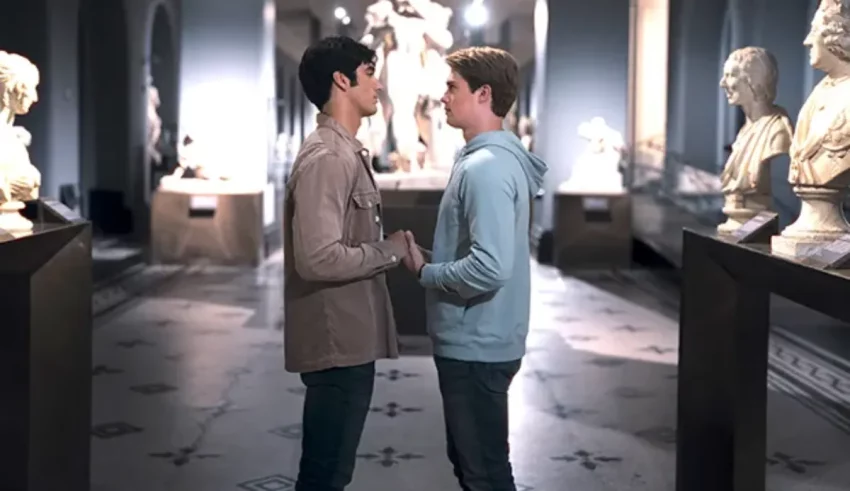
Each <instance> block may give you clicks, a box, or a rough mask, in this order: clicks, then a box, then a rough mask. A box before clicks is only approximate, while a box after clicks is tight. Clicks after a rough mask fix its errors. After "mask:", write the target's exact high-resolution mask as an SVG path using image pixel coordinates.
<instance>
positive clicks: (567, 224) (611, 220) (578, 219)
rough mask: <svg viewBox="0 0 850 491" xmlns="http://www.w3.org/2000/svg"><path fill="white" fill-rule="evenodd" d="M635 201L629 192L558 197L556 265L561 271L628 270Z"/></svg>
mask: <svg viewBox="0 0 850 491" xmlns="http://www.w3.org/2000/svg"><path fill="white" fill-rule="evenodd" d="M631 209H632V207H631V197H630V196H629V194H628V193H626V192H616V193H605V192H582V191H564V190H559V191H558V192H557V193H556V194H555V219H554V224H555V227H554V231H553V232H554V233H553V235H554V242H555V264H556V265H557V266H558V268H559V269H561V270H565V271H566V270H575V269H610V268H628V267H630V266H631V261H632V211H631Z"/></svg>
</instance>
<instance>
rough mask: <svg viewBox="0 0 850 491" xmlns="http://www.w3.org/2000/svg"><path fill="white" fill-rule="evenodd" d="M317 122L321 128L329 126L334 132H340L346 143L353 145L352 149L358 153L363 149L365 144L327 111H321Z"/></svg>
mask: <svg viewBox="0 0 850 491" xmlns="http://www.w3.org/2000/svg"><path fill="white" fill-rule="evenodd" d="M316 124H317V125H318V127H319V128H328V129H329V130H331V131H333V132H334V133H336V134H338V135H339V136H341V137H342V139H343V140H345V142H346V143H348V144H349V145H351V149H352V150H354V151H355V152H357V153H360V152H361V151H362V150H363V144H362V143H360V140H358V139H357V138H355V137H354V135H352V134H351V133H349V132H348V130H347V129H345V128H344V127H343V126H342V125H341V124H339V122H338V121H337V120H335V119H334V118H332V117H330V116H329V115H327V114H325V113H321V112H320V113H319V114H318V115H317V116H316Z"/></svg>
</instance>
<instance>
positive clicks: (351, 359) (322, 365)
mask: <svg viewBox="0 0 850 491" xmlns="http://www.w3.org/2000/svg"><path fill="white" fill-rule="evenodd" d="M396 358H398V355H394V354H383V355H371V356H363V355H358V356H333V357H328V358H322V359H321V360H316V361H313V362H310V363H299V362H293V363H287V362H284V369H285V370H286V371H287V372H289V373H310V372H319V371H322V370H328V369H330V368H346V367H354V366H357V365H365V364H366V363H372V362H374V361H378V360H386V359H390V360H392V359H396Z"/></svg>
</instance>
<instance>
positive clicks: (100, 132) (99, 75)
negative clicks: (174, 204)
mask: <svg viewBox="0 0 850 491" xmlns="http://www.w3.org/2000/svg"><path fill="white" fill-rule="evenodd" d="M79 27H80V28H79V37H78V40H79V41H78V42H79V44H78V54H79V71H78V73H79V87H80V194H81V196H82V198H83V199H82V202H83V213H84V214H85V215H86V216H87V217H88V218H89V219H90V220H91V221H92V223H93V226H94V231H95V233H96V234H104V235H123V234H129V233H131V232H132V231H133V214H132V212H131V210H130V208H129V206H128V205H129V203H128V202H127V201H128V199H129V197H130V196H131V195H132V193H130V190H129V186H130V178H129V170H130V165H131V164H130V155H131V154H130V149H129V145H130V143H129V139H130V130H129V126H130V84H129V63H128V60H129V59H130V56H129V47H128V40H127V35H128V34H127V19H126V12H125V11H124V6H123V2H116V1H114V0H82V1H81V2H80V10H79Z"/></svg>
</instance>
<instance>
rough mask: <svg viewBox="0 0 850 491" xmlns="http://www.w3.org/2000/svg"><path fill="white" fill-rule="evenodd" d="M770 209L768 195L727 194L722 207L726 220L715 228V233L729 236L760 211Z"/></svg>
mask: <svg viewBox="0 0 850 491" xmlns="http://www.w3.org/2000/svg"><path fill="white" fill-rule="evenodd" d="M770 209H771V197H770V195H763V194H727V195H726V196H725V204H724V205H723V214H724V215H726V217H727V220H726V221H725V222H723V223H721V224H720V225H718V226H717V232H718V233H721V234H730V233H732V232H734V231H735V230H738V229H739V228H741V225H743V224H744V223H746V222H747V220H749V219H750V218H753V217H754V216H756V215H758V214H759V213H760V212H762V211H768V210H770Z"/></svg>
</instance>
